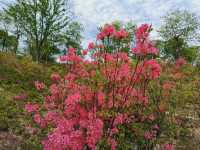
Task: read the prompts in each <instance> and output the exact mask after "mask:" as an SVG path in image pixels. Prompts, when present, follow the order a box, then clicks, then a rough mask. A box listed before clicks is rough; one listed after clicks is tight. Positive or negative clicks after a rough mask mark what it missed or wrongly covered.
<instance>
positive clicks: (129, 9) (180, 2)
mask: <svg viewBox="0 0 200 150" xmlns="http://www.w3.org/2000/svg"><path fill="white" fill-rule="evenodd" d="M11 1H14V0H0V2H11ZM71 1H72V3H73V10H74V12H75V15H76V16H77V19H78V21H80V22H81V23H82V24H83V26H84V28H85V31H84V33H83V36H84V40H83V45H86V43H87V42H89V41H92V40H94V38H95V34H96V33H97V27H98V26H100V25H103V24H104V23H110V22H112V21H115V20H121V21H123V22H126V21H129V20H132V21H134V22H135V23H137V24H141V23H150V24H152V25H153V27H154V28H155V29H158V28H159V26H160V25H161V24H162V20H161V17H162V16H163V15H165V14H166V13H167V12H168V11H170V10H174V9H186V10H190V11H192V12H195V13H196V14H197V15H200V0H71ZM152 36H153V37H157V36H158V35H157V33H156V32H155V31H154V32H153V33H152Z"/></svg>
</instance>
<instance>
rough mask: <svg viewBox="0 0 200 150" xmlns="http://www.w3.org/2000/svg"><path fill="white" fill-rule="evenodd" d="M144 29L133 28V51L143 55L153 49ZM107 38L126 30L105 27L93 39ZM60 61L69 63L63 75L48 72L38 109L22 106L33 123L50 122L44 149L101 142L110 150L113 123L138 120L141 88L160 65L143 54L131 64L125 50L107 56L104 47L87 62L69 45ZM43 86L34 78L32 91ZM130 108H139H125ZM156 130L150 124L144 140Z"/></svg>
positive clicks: (78, 149) (143, 97)
mask: <svg viewBox="0 0 200 150" xmlns="http://www.w3.org/2000/svg"><path fill="white" fill-rule="evenodd" d="M150 30H151V27H150V26H148V25H142V26H141V27H139V28H138V29H137V31H136V37H137V46H136V48H137V53H139V54H142V55H143V56H145V54H150V53H151V54H155V53H157V49H155V48H154V47H153V45H152V44H151V42H150V41H149V32H150ZM109 36H113V37H114V38H118V39H123V38H126V37H127V36H128V33H127V32H126V31H125V30H124V29H120V30H119V31H117V30H116V29H115V28H114V27H113V25H105V26H104V28H103V29H102V30H101V32H100V33H99V34H98V35H97V39H98V40H101V39H103V38H105V37H109ZM138 46H140V47H138ZM99 47H101V48H105V47H104V46H102V45H94V44H93V43H90V44H89V46H88V50H92V49H95V48H97V49H98V48H99ZM138 48H139V49H138ZM84 53H85V52H84ZM60 60H61V61H67V62H69V63H68V64H67V68H68V72H67V74H66V75H65V76H64V78H62V77H61V76H60V75H59V74H57V73H54V74H52V76H51V79H52V81H53V84H52V85H50V86H49V93H48V94H47V95H45V96H44V97H45V100H44V103H43V104H42V105H40V108H41V109H40V108H39V106H38V105H35V104H27V105H26V106H25V109H26V110H27V111H28V112H30V113H32V112H33V113H34V121H35V122H36V123H37V124H38V125H39V126H40V127H41V128H46V127H47V125H51V126H52V129H51V131H50V132H49V133H48V135H47V137H46V139H44V140H43V141H42V144H43V146H44V149H45V150H55V149H56V150H64V149H70V150H83V149H88V148H89V149H92V150H95V149H97V146H98V144H100V143H101V141H102V140H104V141H106V143H107V146H108V147H110V149H112V150H115V149H116V148H117V146H118V141H117V139H116V138H115V135H116V134H118V133H119V132H120V128H119V126H128V125H131V124H133V123H134V122H135V121H137V120H140V121H141V122H143V121H142V120H144V119H142V118H144V115H137V114H141V113H142V111H143V110H145V109H146V108H147V107H148V105H149V101H148V94H147V92H148V91H147V88H146V87H147V86H148V83H149V82H150V81H151V80H154V79H156V78H158V77H159V76H160V71H161V67H160V65H159V64H158V62H157V61H155V60H153V59H151V60H149V59H148V58H147V57H142V59H138V60H137V63H136V65H133V63H132V60H131V58H130V57H129V56H128V54H127V53H124V52H120V51H119V52H116V53H112V54H110V53H107V52H106V50H105V51H101V52H97V53H96V54H95V57H94V60H92V61H88V60H84V59H83V58H81V57H80V56H77V55H76V50H75V49H73V48H69V49H68V53H67V55H65V56H62V57H61V59H60ZM44 87H45V85H44V84H43V83H39V82H36V88H37V89H38V90H42V89H44ZM135 106H137V107H140V108H141V109H140V110H137V109H136V110H135V109H131V108H134V107H135ZM39 110H42V113H40V112H39ZM147 118H148V121H149V122H153V121H154V120H155V119H156V117H155V116H154V115H149V116H148V117H147ZM157 130H159V127H158V126H155V127H153V128H151V129H150V130H149V132H147V133H145V135H144V138H145V139H149V140H150V139H151V138H152V137H154V138H155V137H156V131H157ZM130 132H131V131H130Z"/></svg>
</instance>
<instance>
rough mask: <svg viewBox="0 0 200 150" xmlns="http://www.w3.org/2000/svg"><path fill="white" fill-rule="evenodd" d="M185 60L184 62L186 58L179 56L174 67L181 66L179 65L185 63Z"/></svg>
mask: <svg viewBox="0 0 200 150" xmlns="http://www.w3.org/2000/svg"><path fill="white" fill-rule="evenodd" d="M186 63H187V62H186V60H185V59H184V58H182V57H180V58H178V59H177V60H176V64H175V65H176V67H178V68H179V67H181V66H183V65H185V64H186Z"/></svg>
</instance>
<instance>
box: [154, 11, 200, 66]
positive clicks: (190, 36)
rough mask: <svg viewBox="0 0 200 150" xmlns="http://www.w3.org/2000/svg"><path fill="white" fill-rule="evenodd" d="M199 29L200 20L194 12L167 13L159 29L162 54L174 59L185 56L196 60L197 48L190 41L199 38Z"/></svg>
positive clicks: (158, 42)
mask: <svg viewBox="0 0 200 150" xmlns="http://www.w3.org/2000/svg"><path fill="white" fill-rule="evenodd" d="M198 29H199V20H198V18H197V16H196V15H195V14H193V13H190V12H188V11H180V10H176V11H173V12H171V13H169V14H167V15H166V16H165V17H164V24H163V25H162V26H161V28H160V30H159V34H160V36H161V37H162V41H157V45H158V46H159V48H160V49H161V56H162V57H165V58H173V59H177V58H179V57H185V58H186V59H187V60H188V61H189V62H194V61H195V59H196V57H197V49H196V47H191V46H189V42H191V41H193V40H196V39H197V36H196V35H197V32H198Z"/></svg>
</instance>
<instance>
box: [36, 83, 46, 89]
mask: <svg viewBox="0 0 200 150" xmlns="http://www.w3.org/2000/svg"><path fill="white" fill-rule="evenodd" d="M35 87H36V89H37V90H38V91H41V90H43V89H44V88H45V84H44V83H42V82H39V81H35Z"/></svg>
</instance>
